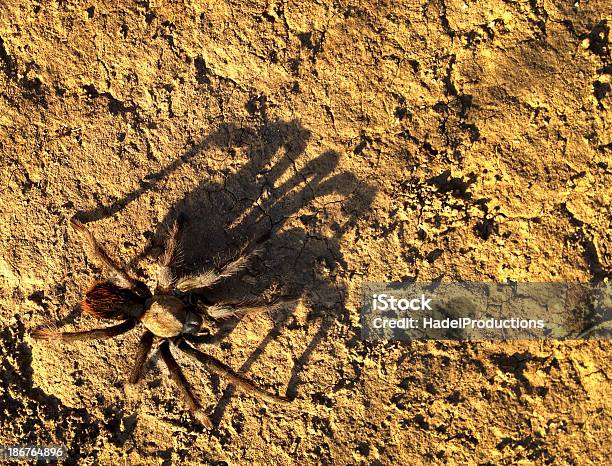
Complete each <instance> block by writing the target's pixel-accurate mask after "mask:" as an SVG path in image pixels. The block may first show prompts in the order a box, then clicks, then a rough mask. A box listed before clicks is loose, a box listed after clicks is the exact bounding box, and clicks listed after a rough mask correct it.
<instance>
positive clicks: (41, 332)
mask: <svg viewBox="0 0 612 466" xmlns="http://www.w3.org/2000/svg"><path fill="white" fill-rule="evenodd" d="M135 325H136V321H134V320H126V321H125V322H121V323H120V324H117V325H113V326H112V327H106V328H95V329H93V330H84V331H81V332H57V331H55V330H52V329H50V328H37V329H35V330H34V331H32V333H31V335H32V338H34V339H36V340H59V341H68V342H71V341H79V340H85V341H88V340H101V339H105V338H112V337H116V336H117V335H121V334H122V333H125V332H127V331H129V330H131V329H133V328H134V326H135Z"/></svg>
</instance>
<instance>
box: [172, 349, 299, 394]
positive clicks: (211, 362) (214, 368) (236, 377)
mask: <svg viewBox="0 0 612 466" xmlns="http://www.w3.org/2000/svg"><path fill="white" fill-rule="evenodd" d="M177 346H178V348H179V349H180V350H181V351H183V352H185V353H186V354H187V355H188V356H190V357H191V358H193V359H195V360H196V361H199V362H201V363H202V364H204V367H206V369H208V370H209V371H210V372H213V373H215V374H217V375H218V376H219V377H223V378H225V379H227V380H228V381H229V382H230V383H232V384H234V385H235V386H236V387H237V388H240V389H242V390H243V391H244V392H246V393H249V394H251V395H253V396H256V397H259V398H263V399H264V400H266V401H271V402H274V403H288V402H290V401H291V400H289V399H288V398H287V397H284V396H279V395H274V394H272V393H268V392H267V391H265V390H262V389H261V388H259V387H258V386H257V385H255V384H254V383H253V382H251V381H250V380H248V379H247V378H245V377H244V376H242V375H240V374H238V373H237V372H236V371H234V370H233V369H232V368H231V367H229V366H228V365H226V364H223V363H222V362H221V361H219V360H218V359H216V358H213V357H212V356H210V355H208V354H205V353H202V352H201V351H199V350H197V349H196V348H194V347H193V346H191V345H190V344H189V343H187V342H186V341H185V340H181V341H180V342H179V343H178V344H177Z"/></svg>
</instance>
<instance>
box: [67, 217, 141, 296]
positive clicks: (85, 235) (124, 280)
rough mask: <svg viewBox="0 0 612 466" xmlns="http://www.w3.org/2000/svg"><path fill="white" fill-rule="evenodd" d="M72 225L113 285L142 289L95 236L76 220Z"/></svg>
mask: <svg viewBox="0 0 612 466" xmlns="http://www.w3.org/2000/svg"><path fill="white" fill-rule="evenodd" d="M70 225H71V226H72V228H74V230H75V231H76V232H77V233H79V235H81V238H82V239H83V242H84V245H85V249H86V253H87V256H88V257H89V258H90V259H91V260H92V261H93V262H95V263H96V264H97V265H98V266H100V267H102V268H103V269H105V270H106V272H107V273H108V274H109V275H110V278H111V279H112V281H113V283H114V284H115V285H117V286H120V287H122V288H129V289H140V288H141V286H140V285H139V284H138V283H137V282H136V280H134V279H133V278H132V277H130V276H129V275H128V274H127V273H126V271H125V270H123V269H122V268H121V267H120V266H119V265H118V264H117V263H116V262H115V261H114V260H113V259H111V258H110V256H109V255H108V254H107V252H106V251H105V250H104V248H103V247H102V246H101V245H100V243H98V241H97V240H96V238H95V237H94V235H93V234H92V233H91V232H90V231H89V230H88V229H87V227H86V226H85V225H83V224H82V223H81V222H79V221H78V220H76V219H74V218H73V219H71V220H70Z"/></svg>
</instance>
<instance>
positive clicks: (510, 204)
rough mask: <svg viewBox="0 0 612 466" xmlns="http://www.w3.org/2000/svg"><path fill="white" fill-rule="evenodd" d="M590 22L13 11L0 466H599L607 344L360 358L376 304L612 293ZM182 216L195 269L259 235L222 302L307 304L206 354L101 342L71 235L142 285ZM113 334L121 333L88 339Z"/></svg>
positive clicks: (279, 4) (0, 148)
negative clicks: (589, 290) (466, 289)
mask: <svg viewBox="0 0 612 466" xmlns="http://www.w3.org/2000/svg"><path fill="white" fill-rule="evenodd" d="M611 17H612V7H611V5H610V3H609V1H606V0H591V1H585V0H579V1H577V2H576V3H573V4H572V2H566V1H561V0H544V1H542V0H529V1H527V0H518V1H511V0H505V1H501V0H500V1H496V0H485V1H478V2H476V1H472V0H466V2H464V1H462V0H446V1H445V0H437V1H436V0H433V1H429V2H425V1H416V0H414V1H404V2H399V1H398V2H393V1H379V2H370V1H356V2H346V1H329V2H296V1H282V0H270V1H269V2H265V1H253V2H244V1H226V0H219V1H215V2H194V1H187V0H186V1H183V2H168V1H155V2H154V1H136V2H128V1H122V2H110V1H109V2H95V1H92V2H75V1H59V0H58V1H50V2H32V1H16V0H2V2H0V231H1V233H0V322H1V324H0V375H1V377H0V444H12V443H20V444H54V443H63V444H65V445H66V446H67V447H68V449H69V457H70V462H71V463H74V464H77V463H78V464H134V465H136V464H168V465H169V464H177V465H178V464H245V463H254V464H293V463H299V464H313V463H319V464H332V463H333V464H368V465H383V464H384V465H388V464H479V465H493V464H573V465H582V464H598V465H600V464H605V463H610V461H611V460H612V458H611V454H610V451H611V448H610V446H611V445H610V438H611V427H610V416H611V414H610V399H609V395H610V378H609V377H610V376H609V373H610V348H611V347H610V344H609V342H607V341H588V342H586V341H582V342H580V341H574V342H505V343H491V342H472V343H467V342H414V343H411V344H400V343H394V342H391V343H387V344H383V343H377V344H370V343H365V342H363V341H362V340H361V338H360V327H359V306H360V287H361V284H362V283H363V282H364V281H384V282H392V281H404V280H413V279H416V280H419V281H427V280H433V279H444V280H447V281H452V280H483V281H493V280H516V281H597V282H599V281H602V280H607V279H608V278H609V277H610V272H611V264H612V243H611V241H610V240H611V233H610V189H609V187H610V183H611V181H612V167H611V162H612V159H611V157H610V154H611V151H612V141H611V139H610V137H611V135H612V131H611V130H610V126H611V121H612V120H611V100H610V99H611V95H612V92H610V91H611V86H612V84H611V74H612V61H611V56H610V53H611V49H610V44H609V34H610V22H611ZM179 212H183V213H185V214H186V215H187V217H188V219H189V223H188V227H187V231H186V241H185V242H186V245H187V249H186V253H185V267H186V268H197V267H200V266H203V265H205V264H207V263H210V262H211V261H213V260H215V258H217V257H219V256H223V255H224V254H228V253H232V252H235V251H236V250H237V249H238V248H239V247H240V246H241V245H242V244H244V242H245V241H247V240H248V239H249V238H252V237H253V236H254V235H256V234H260V233H265V232H270V233H271V234H272V239H271V240H270V241H269V243H268V245H267V249H266V251H265V253H264V254H263V255H262V256H261V257H260V258H259V259H258V260H257V261H255V262H254V263H253V264H252V265H251V266H250V267H249V269H248V271H247V272H246V273H245V274H243V276H241V277H240V278H239V279H236V280H234V281H233V282H231V284H228V285H227V286H225V287H224V288H223V289H221V290H220V291H219V293H222V292H223V293H229V294H230V295H232V294H233V295H235V296H244V295H245V294H251V295H258V294H260V293H263V294H264V295H272V294H273V293H274V292H277V293H278V292H287V293H295V294H299V295H300V296H301V300H300V303H299V305H298V306H297V307H296V308H295V309H292V310H290V312H280V313H274V314H263V315H256V316H249V317H247V318H245V319H243V320H242V321H240V322H239V323H237V324H236V325H235V326H233V328H231V329H230V330H231V331H228V332H227V334H226V335H225V336H224V338H223V339H222V341H221V342H219V343H218V344H215V345H211V346H210V347H206V346H203V348H205V349H206V350H207V351H210V353H211V354H214V355H216V356H218V357H219V358H221V359H222V360H223V361H225V362H226V363H227V364H229V365H231V366H232V367H234V368H235V369H241V370H243V371H245V373H246V374H247V375H248V376H249V377H251V378H252V379H253V380H255V381H256V382H257V383H258V384H260V385H261V386H263V387H266V388H267V389H269V390H271V391H273V392H276V393H289V394H290V395H291V396H295V397H296V399H295V401H294V402H293V403H292V404H291V405H290V406H288V407H286V406H276V405H273V404H269V403H265V402H263V401H261V400H258V399H256V398H253V397H251V396H247V395H244V394H241V393H238V392H234V391H233V390H232V389H231V387H230V388H228V385H227V383H226V382H225V381H223V380H222V379H219V378H218V377H216V376H213V375H210V374H208V373H207V372H206V371H205V370H203V369H202V367H200V366H198V365H197V364H196V363H192V362H190V361H189V360H187V359H186V358H185V357H182V356H181V355H180V354H177V358H178V359H179V362H180V364H181V365H182V366H183V367H184V368H185V371H186V374H187V377H188V379H189V380H190V382H191V383H192V384H193V385H194V387H195V389H196V392H197V394H198V396H199V397H200V398H201V399H202V402H203V404H204V406H205V407H206V409H207V410H208V411H209V412H210V413H212V417H213V420H214V421H215V423H216V427H215V429H214V430H213V431H212V432H208V431H207V430H206V429H204V428H202V427H200V426H199V425H197V424H196V423H195V422H194V420H193V418H192V417H191V415H190V414H189V412H188V411H187V409H186V407H185V404H184V403H183V401H182V400H181V399H180V397H179V396H178V392H177V391H176V389H175V387H174V386H173V385H172V383H171V382H170V381H169V380H168V378H167V376H166V371H165V368H164V367H163V364H162V363H161V361H160V360H159V358H158V357H157V355H154V356H153V360H152V363H151V365H150V367H149V371H148V373H147V375H146V376H145V378H144V380H143V381H141V382H140V384H139V385H138V386H137V387H136V388H135V389H133V390H125V389H124V381H125V379H126V374H127V372H128V371H129V369H130V367H131V364H132V361H133V357H134V356H133V353H134V351H135V348H136V344H137V341H138V338H139V335H140V334H141V332H142V329H141V328H139V329H137V330H134V331H132V332H131V333H128V334H126V335H124V336H121V337H117V338H115V339H112V340H107V341H100V342H82V343H76V344H72V345H67V344H57V343H56V344H49V343H47V342H39V341H33V340H32V339H31V337H30V336H29V331H30V330H31V329H33V328H35V327H36V326H38V325H42V324H53V325H58V326H65V327H66V328H67V329H75V328H93V327H95V326H99V325H100V324H101V323H100V322H99V321H96V320H95V319H94V318H93V317H91V316H88V315H82V314H81V312H80V311H79V308H78V302H79V301H80V299H81V297H82V294H83V290H85V289H86V288H87V286H88V285H89V284H90V283H91V282H93V281H94V280H95V279H96V277H97V276H98V274H97V270H96V268H95V267H93V266H92V264H91V262H89V261H87V260H86V258H85V256H84V253H83V249H82V247H81V244H80V242H79V241H78V238H77V237H76V235H75V234H74V233H73V232H72V231H71V230H70V228H69V227H68V220H69V219H70V218H71V217H72V216H73V215H75V214H76V215H78V216H79V217H80V218H82V219H83V220H85V221H87V222H89V226H90V228H91V229H92V231H93V232H94V233H95V235H96V236H97V237H98V238H99V239H100V240H101V241H102V242H103V243H104V244H105V245H106V247H107V248H108V249H109V251H110V252H111V253H112V254H113V255H114V256H115V257H116V258H118V259H120V260H122V261H124V262H126V263H128V264H129V266H130V267H131V269H132V270H133V271H134V273H135V274H136V275H137V276H140V277H151V274H152V273H153V265H154V259H155V256H156V254H158V253H159V244H160V239H161V238H162V235H163V233H164V231H165V227H166V226H167V225H168V224H169V222H170V220H171V219H173V218H175V216H176V215H177V214H178V213H179ZM102 325H107V323H103V324H102Z"/></svg>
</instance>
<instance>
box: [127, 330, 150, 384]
mask: <svg viewBox="0 0 612 466" xmlns="http://www.w3.org/2000/svg"><path fill="white" fill-rule="evenodd" d="M152 345H153V334H152V333H151V332H149V331H148V330H147V331H145V333H144V334H143V335H142V337H140V342H139V343H138V350H137V351H136V361H135V362H134V366H133V367H132V372H131V373H130V378H129V379H128V383H131V384H135V383H137V382H138V380H139V379H140V377H142V373H143V368H144V364H145V361H146V360H147V356H148V354H149V351H150V350H151V346H152Z"/></svg>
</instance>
